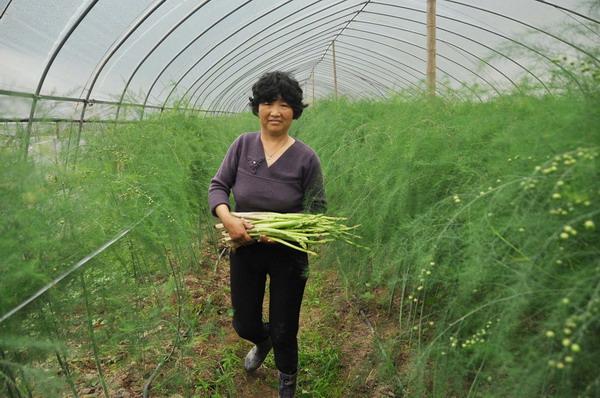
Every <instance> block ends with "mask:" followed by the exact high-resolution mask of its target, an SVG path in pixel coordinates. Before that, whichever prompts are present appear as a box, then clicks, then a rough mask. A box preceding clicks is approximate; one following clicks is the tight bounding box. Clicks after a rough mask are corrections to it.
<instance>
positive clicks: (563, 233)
mask: <svg viewBox="0 0 600 398" xmlns="http://www.w3.org/2000/svg"><path fill="white" fill-rule="evenodd" d="M560 238H561V239H569V234H568V233H566V232H561V233H560Z"/></svg>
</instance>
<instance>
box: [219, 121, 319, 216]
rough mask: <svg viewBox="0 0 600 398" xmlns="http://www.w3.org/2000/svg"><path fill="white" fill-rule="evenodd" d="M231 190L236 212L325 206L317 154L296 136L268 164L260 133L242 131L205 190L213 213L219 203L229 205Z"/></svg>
mask: <svg viewBox="0 0 600 398" xmlns="http://www.w3.org/2000/svg"><path fill="white" fill-rule="evenodd" d="M231 191H233V198H234V200H235V210H236V211H275V212H278V213H299V212H311V213H320V212H324V211H325V209H326V206H327V203H326V201H325V191H324V189H323V175H322V172H321V164H320V162H319V158H318V156H317V154H316V153H315V152H314V151H313V150H312V149H311V148H310V147H309V146H308V145H306V144H304V143H303V142H301V141H299V140H297V139H296V142H294V144H292V146H290V147H289V148H288V149H287V150H286V151H285V152H284V153H283V154H281V156H280V157H279V159H277V161H276V162H275V163H272V164H271V166H270V167H268V166H267V161H266V160H265V154H264V150H263V146H262V143H261V141H260V133H246V134H242V135H241V136H239V137H238V138H237V139H236V140H235V141H234V142H233V144H231V146H230V147H229V150H228V151H227V154H226V155H225V158H224V159H223V162H222V163H221V167H219V170H218V171H217V174H216V175H215V176H214V177H213V179H212V180H211V182H210V187H209V189H208V203H209V205H210V210H211V212H212V214H213V215H216V214H215V208H216V207H217V206H218V205H219V204H221V203H225V204H226V205H227V206H230V205H229V193H230V192H231ZM230 208H231V206H230Z"/></svg>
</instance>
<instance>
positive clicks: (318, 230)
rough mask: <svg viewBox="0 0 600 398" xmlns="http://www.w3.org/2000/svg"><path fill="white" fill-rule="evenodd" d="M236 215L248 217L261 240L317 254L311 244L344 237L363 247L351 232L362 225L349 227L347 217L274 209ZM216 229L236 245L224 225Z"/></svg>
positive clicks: (225, 238)
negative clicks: (278, 211) (262, 237)
mask: <svg viewBox="0 0 600 398" xmlns="http://www.w3.org/2000/svg"><path fill="white" fill-rule="evenodd" d="M232 214H233V215H234V216H236V217H240V218H243V219H245V220H247V221H248V222H250V223H251V224H252V225H253V226H254V228H252V229H249V230H248V234H249V235H250V237H252V238H254V239H258V238H260V237H261V236H264V237H266V238H268V239H269V240H271V241H273V242H277V243H281V244H282V245H285V246H289V247H291V248H293V249H296V250H300V251H302V252H305V253H308V254H312V255H315V256H316V255H317V253H315V252H314V251H312V250H310V249H309V248H308V246H309V245H312V244H323V243H327V242H332V241H334V240H343V241H344V242H346V243H349V244H351V245H353V246H358V247H363V246H360V245H358V244H357V243H355V242H353V241H352V239H358V238H360V236H358V235H355V234H353V233H352V232H350V231H352V230H354V229H356V228H358V227H359V225H354V226H352V227H349V226H347V225H344V224H342V221H344V220H346V218H345V217H331V216H326V215H323V214H304V213H273V212H233V213H232ZM215 228H217V229H220V230H222V231H221V235H222V236H223V237H222V241H223V242H224V243H226V244H229V245H230V246H233V244H232V243H233V242H232V241H231V238H230V237H229V234H228V233H227V231H226V230H225V228H224V226H223V224H217V225H215Z"/></svg>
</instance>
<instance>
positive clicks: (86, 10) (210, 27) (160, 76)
mask: <svg viewBox="0 0 600 398" xmlns="http://www.w3.org/2000/svg"><path fill="white" fill-rule="evenodd" d="M598 8H599V6H598V2H597V0H564V1H558V0H555V1H539V0H503V1H497V0H477V1H474V0H462V1H453V0H438V1H437V2H436V26H437V28H436V47H437V58H436V60H437V69H436V75H437V86H436V87H437V90H438V94H439V95H446V94H447V93H449V92H451V91H452V89H454V88H458V87H464V86H465V85H466V86H467V89H469V88H470V87H475V85H476V86H477V87H478V90H475V89H474V88H473V89H472V90H473V92H474V95H479V94H478V92H483V93H486V94H485V95H489V94H491V95H494V94H497V93H501V92H504V91H506V90H512V89H515V88H516V87H517V85H518V84H519V82H520V81H521V79H522V78H527V79H528V80H529V81H531V82H534V83H536V84H539V85H540V87H542V88H543V90H547V91H551V90H552V89H553V88H552V87H549V85H548V84H547V83H548V81H549V72H548V71H549V70H550V67H551V66H553V62H555V61H554V60H555V59H556V57H557V56H560V57H562V56H564V57H567V58H568V59H577V60H581V59H586V60H587V61H591V62H598V60H597V59H596V58H595V57H594V55H593V54H592V53H590V52H589V51H587V50H586V49H589V48H593V47H594V42H596V43H597V41H598V38H599V37H600V28H599V24H598ZM426 10H427V1H426V0H381V1H357V0H339V1H336V0H327V1H325V0H286V1H277V2H273V1H266V0H254V1H253V0H228V1H222V0H212V1H211V0H196V1H192V0H159V1H156V0H155V1H142V0H136V1H126V2H124V1H121V0H91V1H90V0H86V1H81V0H61V1H31V0H8V1H7V0H2V1H0V13H1V15H2V17H1V19H0V97H3V96H4V97H6V96H9V97H14V96H15V95H20V96H21V97H23V95H24V94H29V95H30V97H29V98H27V97H24V99H21V100H19V101H14V102H13V103H11V104H10V105H6V100H5V99H4V98H3V99H2V100H1V101H0V104H1V106H2V110H1V112H0V114H1V116H0V117H2V118H4V119H6V118H14V119H21V120H22V119H27V118H29V117H30V115H31V109H30V108H31V106H29V107H28V106H27V105H28V104H29V105H31V103H32V101H31V99H32V98H33V95H34V94H35V95H39V96H42V98H40V99H39V100H38V101H36V102H37V103H36V108H37V107H38V106H39V107H40V115H38V114H37V109H36V112H34V116H38V117H55V118H67V119H79V118H81V117H82V114H81V109H82V106H83V103H84V102H85V101H83V100H95V101H106V102H113V103H116V104H117V106H113V107H112V108H114V109H113V114H112V115H109V116H110V117H113V118H114V117H116V115H117V113H119V112H121V109H120V108H121V107H120V106H118V104H119V103H121V102H128V103H136V104H142V105H144V104H146V105H153V106H156V107H159V108H160V107H165V106H171V105H173V104H174V103H176V102H177V101H178V100H181V99H184V100H185V101H186V103H187V104H189V105H188V106H190V107H194V108H199V109H203V110H210V111H232V112H237V111H241V110H244V109H245V107H246V102H247V97H248V95H249V93H250V86H251V84H252V82H254V81H255V80H256V78H257V77H258V76H259V75H261V74H262V73H263V72H265V71H270V70H276V69H278V70H287V71H292V72H293V73H294V74H295V76H296V78H297V79H299V80H300V81H301V82H302V84H303V87H304V89H305V95H306V100H307V101H308V102H312V101H313V100H314V99H318V98H321V97H326V96H332V95H333V92H334V89H335V86H337V90H338V93H339V94H340V95H344V96H347V97H350V98H363V97H368V98H377V97H386V96H388V95H390V93H392V92H396V91H398V90H403V91H404V92H406V93H417V92H420V91H421V90H423V88H424V83H423V82H424V81H425V76H426V75H425V73H426V65H427V46H426V43H427V37H426V33H427V27H426V21H427V15H426ZM333 42H335V56H336V64H335V72H336V76H337V84H336V82H334V65H333V50H334V48H333V47H334V46H332V43H333ZM15 93H17V94H15ZM43 96H46V97H50V98H44V97H43ZM52 97H64V98H68V99H80V100H81V101H74V100H67V101H60V100H59V99H56V98H52ZM57 100H58V102H60V104H57V103H51V102H52V101H57ZM46 101H50V102H49V103H46V104H44V102H46ZM92 113H93V112H92ZM138 114H140V112H134V113H131V112H129V113H126V114H125V115H124V116H123V115H122V117H128V115H129V117H131V115H136V116H138ZM84 116H85V117H86V118H87V117H91V116H89V115H88V114H87V113H86V114H85V115H84Z"/></svg>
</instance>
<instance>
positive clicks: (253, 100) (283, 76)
mask: <svg viewBox="0 0 600 398" xmlns="http://www.w3.org/2000/svg"><path fill="white" fill-rule="evenodd" d="M252 95H253V97H250V98H249V100H250V103H249V105H250V108H251V109H252V113H253V114H255V115H256V116H258V105H259V104H264V103H265V102H273V101H275V100H276V99H277V98H282V99H283V100H284V101H285V102H287V103H288V105H290V106H291V107H292V110H293V111H294V117H293V118H294V119H298V118H299V117H300V116H301V115H302V111H303V110H304V108H306V107H307V106H308V105H306V104H303V103H302V89H301V88H300V84H299V83H298V81H297V80H296V79H294V78H293V77H292V75H291V74H290V73H288V72H280V71H275V72H268V73H265V74H264V75H262V76H261V77H260V79H258V81H257V82H256V83H254V85H253V86H252Z"/></svg>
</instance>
